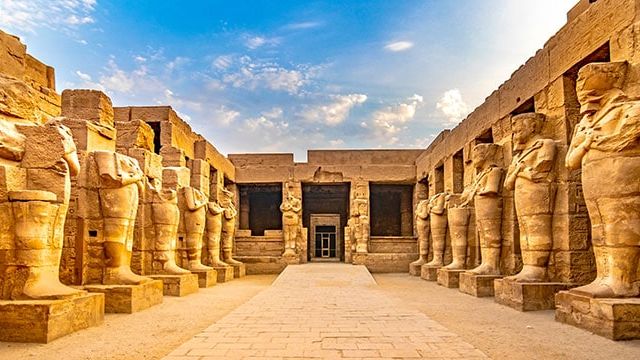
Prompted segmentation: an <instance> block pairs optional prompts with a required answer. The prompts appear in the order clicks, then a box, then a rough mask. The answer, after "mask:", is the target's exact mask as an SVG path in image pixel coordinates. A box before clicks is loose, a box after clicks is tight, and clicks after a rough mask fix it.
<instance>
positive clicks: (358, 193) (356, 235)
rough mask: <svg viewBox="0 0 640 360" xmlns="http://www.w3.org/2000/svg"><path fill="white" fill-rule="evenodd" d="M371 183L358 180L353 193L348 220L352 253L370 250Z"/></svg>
mask: <svg viewBox="0 0 640 360" xmlns="http://www.w3.org/2000/svg"><path fill="white" fill-rule="evenodd" d="M368 186H369V184H368V183H367V182H362V181H360V182H357V183H356V184H355V188H354V190H353V193H352V194H351V196H352V199H351V212H350V218H349V220H348V222H347V226H348V227H349V229H348V230H349V233H350V236H349V239H350V241H351V251H352V253H361V254H362V253H367V252H369V233H370V223H369V191H368Z"/></svg>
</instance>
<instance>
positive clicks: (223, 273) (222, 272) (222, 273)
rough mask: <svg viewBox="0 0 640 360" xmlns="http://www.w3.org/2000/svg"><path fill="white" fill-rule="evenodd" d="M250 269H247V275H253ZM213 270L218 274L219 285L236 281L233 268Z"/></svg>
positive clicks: (226, 267) (223, 267) (221, 267)
mask: <svg viewBox="0 0 640 360" xmlns="http://www.w3.org/2000/svg"><path fill="white" fill-rule="evenodd" d="M250 268H251V267H250V266H249V269H250ZM249 269H247V274H248V275H253V274H252V273H251V272H250V270H249ZM213 270H215V271H216V274H218V280H217V281H218V283H225V282H227V281H231V280H233V279H234V277H233V267H231V266H213Z"/></svg>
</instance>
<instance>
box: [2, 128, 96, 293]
mask: <svg viewBox="0 0 640 360" xmlns="http://www.w3.org/2000/svg"><path fill="white" fill-rule="evenodd" d="M25 134H26V136H25ZM2 167H4V168H5V169H4V171H3V172H5V175H7V173H6V172H7V170H9V168H13V169H15V170H16V171H17V172H24V173H26V177H27V178H28V181H27V183H28V184H30V185H32V186H34V187H40V186H43V187H45V189H11V187H10V186H8V183H2V184H0V187H1V188H2V190H9V191H8V194H7V195H8V196H7V197H8V199H6V200H8V201H9V202H8V203H7V202H5V205H4V206H3V204H1V203H0V221H1V222H2V225H0V232H2V233H3V234H0V245H4V246H3V247H4V248H5V249H6V248H11V250H13V251H11V250H9V251H8V252H7V253H6V256H4V257H2V256H1V255H2V251H0V269H2V268H4V269H3V270H4V271H3V272H4V274H0V280H2V283H0V285H2V286H1V287H0V299H14V300H19V299H61V298H65V297H73V296H76V295H79V294H83V293H84V291H81V290H76V289H73V288H70V287H68V286H65V285H63V284H62V283H61V282H60V279H59V273H60V272H59V268H60V259H61V256H62V246H63V241H64V234H63V232H64V223H65V218H66V213H67V209H68V207H69V199H70V184H71V180H70V176H71V175H77V174H78V172H79V171H80V164H79V161H78V155H77V153H76V146H75V144H74V142H73V137H72V135H71V131H70V130H69V129H68V128H67V127H65V126H64V125H61V124H58V123H57V122H55V121H50V122H48V123H47V124H45V125H44V126H28V125H21V126H20V131H19V130H18V129H17V128H16V126H15V125H14V124H13V123H11V122H8V121H6V120H0V168H2ZM9 171H10V170H9ZM6 180H8V179H6ZM6 180H5V181H6ZM15 180H17V179H15ZM40 180H41V181H40ZM56 187H57V188H58V189H57V190H58V191H56V190H54V188H56ZM48 190H52V191H55V192H52V191H48ZM7 205H10V206H7ZM11 229H12V230H13V231H10V230H11ZM3 239H11V240H10V241H9V242H8V243H6V244H2V243H3ZM5 249H3V250H5Z"/></svg>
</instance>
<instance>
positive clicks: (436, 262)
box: [424, 258, 444, 266]
mask: <svg viewBox="0 0 640 360" xmlns="http://www.w3.org/2000/svg"><path fill="white" fill-rule="evenodd" d="M424 265H425V266H443V265H444V260H443V259H435V258H434V259H433V260H431V261H429V262H428V263H426V264H424Z"/></svg>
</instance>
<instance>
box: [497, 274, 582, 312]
mask: <svg viewBox="0 0 640 360" xmlns="http://www.w3.org/2000/svg"><path fill="white" fill-rule="evenodd" d="M493 286H494V293H495V301H496V302H497V303H498V304H502V305H506V306H509V307H511V308H514V309H516V310H518V311H539V310H553V309H555V307H556V306H555V299H554V297H555V294H556V293H557V292H559V291H562V290H567V289H569V288H570V287H572V285H571V284H565V283H522V282H516V281H513V280H510V279H508V278H504V279H496V280H494V282H493Z"/></svg>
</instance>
